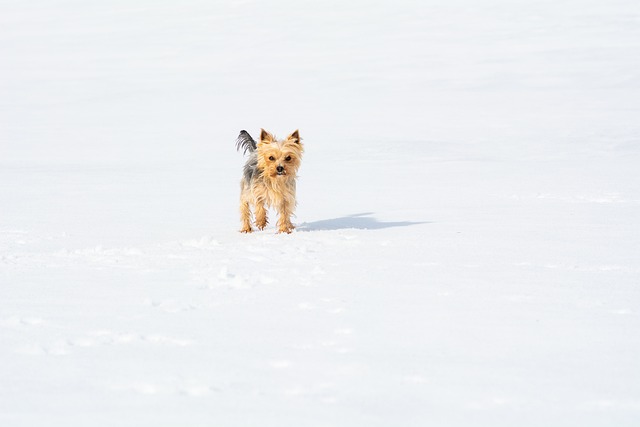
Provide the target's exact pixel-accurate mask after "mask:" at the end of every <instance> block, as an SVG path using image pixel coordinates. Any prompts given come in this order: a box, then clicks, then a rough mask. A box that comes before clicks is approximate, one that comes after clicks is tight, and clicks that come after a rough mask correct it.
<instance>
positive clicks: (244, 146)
mask: <svg viewBox="0 0 640 427" xmlns="http://www.w3.org/2000/svg"><path fill="white" fill-rule="evenodd" d="M257 147H258V146H257V144H256V141H254V139H253V138H251V135H249V132H247V131H246V130H241V131H240V135H238V139H236V149H237V150H238V151H240V150H242V151H243V152H242V154H243V155H244V154H247V151H248V152H249V153H253V152H254V151H256V148H257Z"/></svg>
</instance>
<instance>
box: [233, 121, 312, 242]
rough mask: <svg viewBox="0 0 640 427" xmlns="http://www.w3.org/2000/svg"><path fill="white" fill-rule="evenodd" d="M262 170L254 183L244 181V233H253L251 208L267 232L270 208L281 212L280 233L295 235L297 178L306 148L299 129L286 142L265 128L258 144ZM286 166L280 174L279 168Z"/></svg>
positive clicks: (259, 226) (260, 228)
mask: <svg viewBox="0 0 640 427" xmlns="http://www.w3.org/2000/svg"><path fill="white" fill-rule="evenodd" d="M256 152H257V158H258V171H259V173H258V174H256V175H255V176H254V177H253V179H252V180H251V182H250V183H247V182H246V181H245V180H243V181H242V186H241V193H240V214H241V221H242V228H241V230H240V231H242V232H243V233H250V232H252V231H253V229H252V228H251V208H253V209H254V213H255V225H256V227H257V228H258V229H259V230H263V229H264V228H265V227H266V226H267V223H268V220H267V208H268V207H271V208H275V209H276V210H277V211H278V216H279V218H278V222H277V224H276V225H277V228H278V232H279V233H283V232H284V233H291V231H293V229H294V228H295V227H294V226H293V224H292V223H291V216H292V215H293V212H294V209H295V207H296V178H297V174H298V168H299V167H300V161H301V160H302V152H303V146H302V143H301V140H300V136H299V134H298V131H297V130H296V131H295V132H293V133H292V134H291V135H289V136H288V137H287V138H286V139H283V140H277V139H276V138H275V137H274V136H273V135H271V134H270V133H269V132H267V131H265V130H264V129H262V130H261V133H260V140H259V142H258V144H257V150H256ZM279 166H280V167H282V168H283V169H281V172H280V174H279V173H278V167H279Z"/></svg>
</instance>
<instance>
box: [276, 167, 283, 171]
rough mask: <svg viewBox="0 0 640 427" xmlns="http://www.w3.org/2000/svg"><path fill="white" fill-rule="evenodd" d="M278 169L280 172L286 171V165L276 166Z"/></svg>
mask: <svg viewBox="0 0 640 427" xmlns="http://www.w3.org/2000/svg"><path fill="white" fill-rule="evenodd" d="M276 170H277V171H278V172H284V166H278V167H277V168H276Z"/></svg>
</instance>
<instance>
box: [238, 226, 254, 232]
mask: <svg viewBox="0 0 640 427" xmlns="http://www.w3.org/2000/svg"><path fill="white" fill-rule="evenodd" d="M240 232H241V233H251V232H253V229H252V228H251V227H245V228H243V229H242V230H240Z"/></svg>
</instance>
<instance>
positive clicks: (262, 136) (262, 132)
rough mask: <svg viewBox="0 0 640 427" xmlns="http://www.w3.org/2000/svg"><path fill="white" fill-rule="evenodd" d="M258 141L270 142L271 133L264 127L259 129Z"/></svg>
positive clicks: (271, 139)
mask: <svg viewBox="0 0 640 427" xmlns="http://www.w3.org/2000/svg"><path fill="white" fill-rule="evenodd" d="M260 142H261V143H263V144H270V143H272V142H273V135H271V134H270V133H269V132H267V131H266V130H264V129H260Z"/></svg>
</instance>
